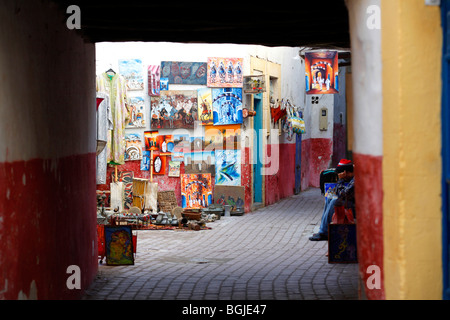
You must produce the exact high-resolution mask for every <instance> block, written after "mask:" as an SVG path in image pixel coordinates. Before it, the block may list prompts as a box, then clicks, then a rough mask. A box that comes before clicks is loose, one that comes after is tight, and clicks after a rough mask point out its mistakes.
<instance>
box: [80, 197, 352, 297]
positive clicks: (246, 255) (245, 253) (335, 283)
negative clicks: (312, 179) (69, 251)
mask: <svg viewBox="0 0 450 320" xmlns="http://www.w3.org/2000/svg"><path fill="white" fill-rule="evenodd" d="M323 205H324V200H323V196H321V194H320V190H319V189H309V190H307V191H304V192H302V193H300V194H298V195H294V196H292V197H289V198H286V199H282V200H281V201H279V202H278V203H276V204H273V205H270V206H267V207H264V208H261V209H259V210H256V211H254V212H251V213H247V214H245V215H243V216H231V217H222V218H221V219H220V220H217V221H215V222H212V223H208V224H207V226H209V227H211V228H212V229H211V230H201V231H186V230H140V231H134V232H135V233H137V252H136V259H135V265H133V266H106V265H104V264H100V265H99V271H98V275H97V278H96V280H95V281H94V283H93V284H92V285H91V287H90V288H89V290H87V291H86V293H85V295H84V297H83V299H84V300H103V299H108V300H121V299H125V300H352V299H358V276H357V275H358V265H357V264H329V263H328V259H327V257H326V256H325V254H326V252H327V242H326V241H318V242H313V241H309V240H308V237H309V236H310V235H311V234H312V233H313V231H315V230H317V228H318V225H319V223H320V217H321V214H322V210H323Z"/></svg>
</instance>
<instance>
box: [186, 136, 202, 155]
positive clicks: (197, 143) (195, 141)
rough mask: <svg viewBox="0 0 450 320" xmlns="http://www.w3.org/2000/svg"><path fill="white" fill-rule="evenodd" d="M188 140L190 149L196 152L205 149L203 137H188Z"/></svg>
mask: <svg viewBox="0 0 450 320" xmlns="http://www.w3.org/2000/svg"><path fill="white" fill-rule="evenodd" d="M189 140H190V142H191V145H190V151H192V152H198V151H202V150H203V149H205V137H203V136H202V137H190V138H189Z"/></svg>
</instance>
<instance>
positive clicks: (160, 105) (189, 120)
mask: <svg viewBox="0 0 450 320" xmlns="http://www.w3.org/2000/svg"><path fill="white" fill-rule="evenodd" d="M197 112H198V106H197V91H196V90H180V91H177V90H169V91H161V92H160V96H159V97H152V98H151V119H152V120H151V128H152V129H160V128H165V129H177V128H186V129H193V128H194V121H196V120H197Z"/></svg>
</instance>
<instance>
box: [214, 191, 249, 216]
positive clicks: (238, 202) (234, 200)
mask: <svg viewBox="0 0 450 320" xmlns="http://www.w3.org/2000/svg"><path fill="white" fill-rule="evenodd" d="M244 201H245V187H240V186H221V185H217V186H214V203H215V204H220V205H230V206H231V211H232V212H233V211H236V209H237V208H238V209H239V210H242V209H243V208H244Z"/></svg>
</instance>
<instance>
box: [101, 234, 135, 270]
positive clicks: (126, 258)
mask: <svg viewBox="0 0 450 320" xmlns="http://www.w3.org/2000/svg"><path fill="white" fill-rule="evenodd" d="M131 230H132V229H131V226H109V225H105V227H104V231H105V249H106V250H105V251H106V264H107V265H114V266H119V265H133V264H134V255H133V252H134V249H133V234H132V231H131Z"/></svg>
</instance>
